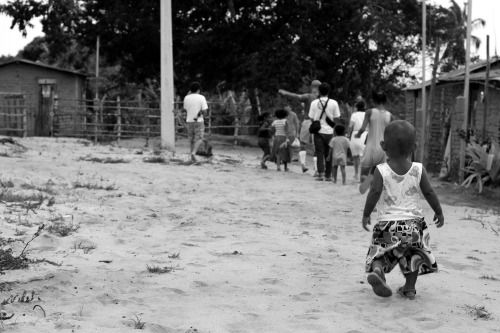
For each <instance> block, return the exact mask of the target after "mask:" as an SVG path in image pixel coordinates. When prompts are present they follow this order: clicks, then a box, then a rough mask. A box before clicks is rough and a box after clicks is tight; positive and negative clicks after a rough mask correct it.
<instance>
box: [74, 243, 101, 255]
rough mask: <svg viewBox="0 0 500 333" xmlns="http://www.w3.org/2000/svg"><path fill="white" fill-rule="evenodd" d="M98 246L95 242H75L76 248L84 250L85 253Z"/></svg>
mask: <svg viewBox="0 0 500 333" xmlns="http://www.w3.org/2000/svg"><path fill="white" fill-rule="evenodd" d="M96 248H97V245H95V244H94V243H84V242H75V244H74V249H75V251H76V250H83V253H84V254H88V253H90V252H91V251H92V250H95V249H96Z"/></svg>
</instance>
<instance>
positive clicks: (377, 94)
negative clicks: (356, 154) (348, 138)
mask: <svg viewBox="0 0 500 333" xmlns="http://www.w3.org/2000/svg"><path fill="white" fill-rule="evenodd" d="M372 98H373V102H374V103H375V107H374V108H372V109H368V110H366V112H365V119H364V120H363V125H362V126H361V128H360V129H359V131H358V133H357V134H356V135H355V136H354V137H355V138H356V139H359V138H361V135H363V132H364V131H365V130H366V128H367V127H368V126H370V131H369V132H368V135H367V138H366V147H365V151H364V153H363V157H362V158H361V167H362V168H364V169H365V170H366V169H369V174H368V176H366V178H365V177H364V175H361V181H362V183H361V185H359V192H360V193H361V194H363V193H365V192H366V191H367V190H368V188H370V185H371V183H372V180H373V173H374V172H375V168H376V167H377V165H379V164H380V163H385V162H386V159H387V156H386V155H385V151H384V150H383V149H382V146H381V145H380V142H381V141H384V130H385V127H386V126H387V125H388V124H389V123H390V122H391V121H393V120H394V117H393V115H392V114H391V113H390V112H389V111H387V109H386V108H385V104H386V103H387V95H386V94H385V93H384V92H383V91H380V90H377V91H374V92H373V94H372ZM362 171H363V170H362Z"/></svg>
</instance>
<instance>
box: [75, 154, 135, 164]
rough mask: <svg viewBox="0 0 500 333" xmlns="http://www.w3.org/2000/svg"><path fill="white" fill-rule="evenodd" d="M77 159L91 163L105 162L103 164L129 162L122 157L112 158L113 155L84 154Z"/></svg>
mask: <svg viewBox="0 0 500 333" xmlns="http://www.w3.org/2000/svg"><path fill="white" fill-rule="evenodd" d="M77 161H85V162H93V163H105V164H118V163H129V162H130V161H128V160H126V159H124V158H121V157H120V158H118V157H116V158H113V157H106V158H102V157H94V156H85V157H79V158H78V159H77Z"/></svg>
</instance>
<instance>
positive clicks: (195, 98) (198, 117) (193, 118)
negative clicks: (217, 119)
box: [184, 82, 208, 162]
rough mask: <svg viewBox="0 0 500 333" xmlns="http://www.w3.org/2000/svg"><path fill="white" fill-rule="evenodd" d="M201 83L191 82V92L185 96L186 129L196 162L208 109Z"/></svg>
mask: <svg viewBox="0 0 500 333" xmlns="http://www.w3.org/2000/svg"><path fill="white" fill-rule="evenodd" d="M200 91H201V85H200V84H199V83H198V82H193V83H191V86H190V88H189V94H188V95H186V97H184V110H186V113H187V115H186V129H187V135H188V140H189V148H190V149H191V160H192V161H193V162H196V157H195V155H196V152H197V151H198V147H199V146H200V144H201V143H202V142H203V133H204V132H205V122H204V119H203V116H204V114H205V112H206V111H207V110H208V104H207V100H206V99H205V96H203V95H200Z"/></svg>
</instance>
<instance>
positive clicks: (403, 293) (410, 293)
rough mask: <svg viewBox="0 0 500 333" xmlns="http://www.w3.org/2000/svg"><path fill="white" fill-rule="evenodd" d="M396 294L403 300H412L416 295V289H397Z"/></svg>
mask: <svg viewBox="0 0 500 333" xmlns="http://www.w3.org/2000/svg"><path fill="white" fill-rule="evenodd" d="M398 294H400V295H401V296H403V297H404V298H407V299H411V300H414V299H415V296H416V295H417V290H416V289H408V290H404V289H403V287H399V289H398Z"/></svg>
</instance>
